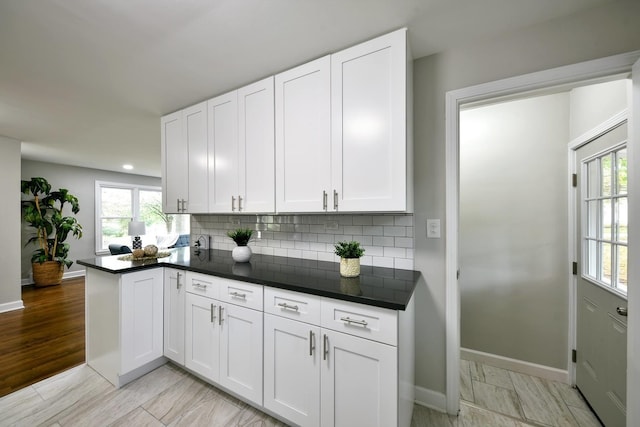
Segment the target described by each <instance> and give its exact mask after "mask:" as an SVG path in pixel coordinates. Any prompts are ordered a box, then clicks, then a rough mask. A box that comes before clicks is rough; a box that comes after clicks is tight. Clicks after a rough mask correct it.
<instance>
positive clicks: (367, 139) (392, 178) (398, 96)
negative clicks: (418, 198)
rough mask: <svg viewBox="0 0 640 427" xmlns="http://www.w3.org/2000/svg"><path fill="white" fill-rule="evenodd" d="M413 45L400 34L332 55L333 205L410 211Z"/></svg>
mask: <svg viewBox="0 0 640 427" xmlns="http://www.w3.org/2000/svg"><path fill="white" fill-rule="evenodd" d="M406 46H407V44H406V30H404V29H403V30H398V31H395V32H393V33H391V34H388V35H385V36H382V37H378V38H376V39H373V40H371V41H368V42H366V43H362V44H359V45H357V46H354V47H352V48H349V49H346V50H344V51H341V52H338V53H336V54H334V55H331V114H332V122H331V128H332V135H331V145H332V148H331V152H332V162H331V164H332V176H333V190H335V193H334V194H332V195H331V201H333V200H334V199H333V197H335V202H336V203H335V205H336V206H337V208H336V209H337V210H340V211H404V210H406V208H407V204H406V202H407V198H406V196H407V185H406V184H407V182H406V180H407V175H406V173H407V161H409V159H407V47H406Z"/></svg>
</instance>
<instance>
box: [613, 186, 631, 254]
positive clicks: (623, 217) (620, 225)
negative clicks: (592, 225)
mask: <svg viewBox="0 0 640 427" xmlns="http://www.w3.org/2000/svg"><path fill="white" fill-rule="evenodd" d="M615 207H616V208H615V216H616V218H615V222H616V237H615V238H616V240H617V241H618V242H621V243H628V241H629V240H628V224H629V215H628V208H627V198H626V197H620V198H619V199H616V201H615Z"/></svg>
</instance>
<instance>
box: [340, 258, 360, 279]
mask: <svg viewBox="0 0 640 427" xmlns="http://www.w3.org/2000/svg"><path fill="white" fill-rule="evenodd" d="M340 275H341V276H342V277H358V276H359V275H360V258H340Z"/></svg>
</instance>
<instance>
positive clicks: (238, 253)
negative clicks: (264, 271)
mask: <svg viewBox="0 0 640 427" xmlns="http://www.w3.org/2000/svg"><path fill="white" fill-rule="evenodd" d="M252 235H253V231H251V230H250V229H248V228H236V229H235V230H231V231H229V232H228V233H227V236H229V237H230V238H231V240H233V241H234V242H236V245H238V246H236V247H235V248H233V250H232V251H231V258H233V260H234V261H235V262H249V260H250V259H251V248H250V247H249V246H247V245H248V244H249V240H251V236H252Z"/></svg>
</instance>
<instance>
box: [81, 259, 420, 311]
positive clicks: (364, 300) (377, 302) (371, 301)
mask: <svg viewBox="0 0 640 427" xmlns="http://www.w3.org/2000/svg"><path fill="white" fill-rule="evenodd" d="M76 263H78V264H79V265H82V266H85V267H90V268H93V269H96V270H100V271H103V272H106V273H110V274H123V273H132V272H135V271H141V270H147V269H151V268H158V267H163V268H164V267H168V268H174V269H177V270H184V271H193V272H195V273H201V274H207V275H210V276H216V277H222V278H225V279H232V280H238V281H240V282H246V283H255V284H257V285H264V286H269V287H271V288H277V289H284V290H289V291H295V292H300V293H303V294H309V295H317V296H320V297H327V298H333V299H337V300H341V301H350V302H354V303H358V304H364V305H369V306H375V307H380V308H387V309H391V310H400V311H404V310H406V308H407V305H408V304H409V301H410V300H411V297H410V298H409V299H408V300H407V302H406V304H402V303H394V302H392V301H385V300H381V299H375V298H368V297H363V296H356V295H349V294H339V293H334V292H330V291H324V290H322V289H316V288H309V287H305V286H297V285H293V284H290V283H282V282H277V281H271V280H264V279H257V278H252V277H246V276H239V275H234V274H225V273H221V272H217V271H211V270H208V269H205V268H197V267H193V266H187V265H184V264H180V263H173V262H170V261H168V260H167V261H164V260H161V259H158V260H157V261H156V262H153V263H150V264H142V265H135V266H129V267H122V268H118V269H117V270H114V269H111V268H107V267H103V266H99V265H96V264H95V263H92V262H91V260H90V259H86V260H77V261H76ZM407 271H413V270H407ZM417 273H419V272H417ZM414 290H415V289H414Z"/></svg>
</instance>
